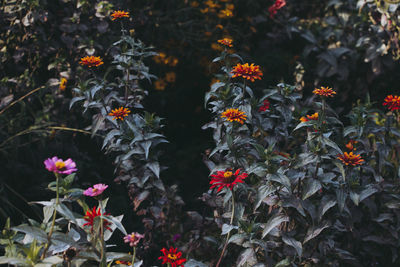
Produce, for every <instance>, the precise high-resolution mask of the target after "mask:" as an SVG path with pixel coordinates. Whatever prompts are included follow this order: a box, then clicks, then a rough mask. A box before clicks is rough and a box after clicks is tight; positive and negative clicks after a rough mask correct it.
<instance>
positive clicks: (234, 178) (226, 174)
mask: <svg viewBox="0 0 400 267" xmlns="http://www.w3.org/2000/svg"><path fill="white" fill-rule="evenodd" d="M239 173H240V169H238V170H236V171H235V172H232V171H231V169H228V170H226V171H217V174H213V175H211V177H212V178H211V181H210V184H211V187H210V189H213V188H215V187H217V192H219V191H221V190H222V189H223V188H224V187H227V188H229V189H230V190H232V189H233V187H234V186H235V185H236V184H238V183H243V180H244V179H246V178H247V176H248V174H247V173H245V172H243V173H241V174H239Z"/></svg>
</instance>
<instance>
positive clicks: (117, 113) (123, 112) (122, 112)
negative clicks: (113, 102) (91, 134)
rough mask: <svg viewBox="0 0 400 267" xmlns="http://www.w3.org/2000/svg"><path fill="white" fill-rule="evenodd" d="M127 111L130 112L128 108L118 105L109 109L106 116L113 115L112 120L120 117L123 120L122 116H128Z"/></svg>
mask: <svg viewBox="0 0 400 267" xmlns="http://www.w3.org/2000/svg"><path fill="white" fill-rule="evenodd" d="M129 113H131V111H130V110H129V109H128V108H124V107H120V108H116V109H113V110H111V112H110V113H108V116H113V117H114V118H113V120H115V119H117V120H118V119H120V120H121V121H123V120H124V117H126V116H128V114H129Z"/></svg>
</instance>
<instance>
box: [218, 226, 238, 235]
mask: <svg viewBox="0 0 400 267" xmlns="http://www.w3.org/2000/svg"><path fill="white" fill-rule="evenodd" d="M233 229H239V226H236V225H231V224H226V223H224V224H223V225H222V232H221V235H226V234H227V233H229V232H230V231H232V230H233Z"/></svg>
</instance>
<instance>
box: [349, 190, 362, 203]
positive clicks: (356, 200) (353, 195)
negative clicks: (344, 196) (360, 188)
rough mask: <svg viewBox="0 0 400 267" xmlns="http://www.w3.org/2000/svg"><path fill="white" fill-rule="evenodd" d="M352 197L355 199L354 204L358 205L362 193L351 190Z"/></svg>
mask: <svg viewBox="0 0 400 267" xmlns="http://www.w3.org/2000/svg"><path fill="white" fill-rule="evenodd" d="M350 199H351V200H353V202H354V205H356V206H358V204H359V203H360V195H359V194H357V193H356V192H354V191H350Z"/></svg>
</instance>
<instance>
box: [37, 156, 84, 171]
mask: <svg viewBox="0 0 400 267" xmlns="http://www.w3.org/2000/svg"><path fill="white" fill-rule="evenodd" d="M44 166H46V169H47V170H48V171H51V172H56V173H61V174H71V173H73V172H76V171H77V170H78V169H77V168H76V164H75V162H74V161H73V160H72V159H67V160H66V161H63V160H62V159H59V158H57V157H52V158H48V159H46V160H45V161H44Z"/></svg>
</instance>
